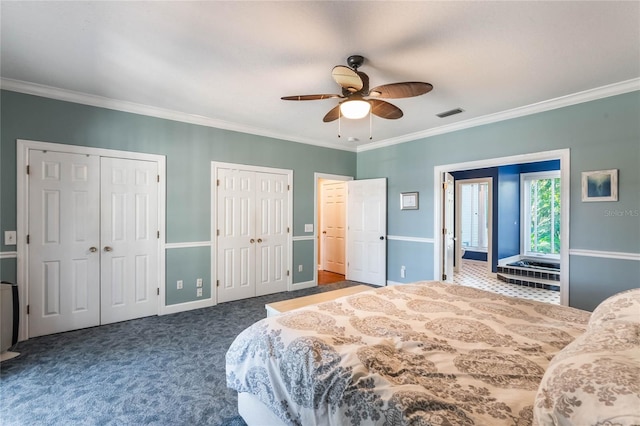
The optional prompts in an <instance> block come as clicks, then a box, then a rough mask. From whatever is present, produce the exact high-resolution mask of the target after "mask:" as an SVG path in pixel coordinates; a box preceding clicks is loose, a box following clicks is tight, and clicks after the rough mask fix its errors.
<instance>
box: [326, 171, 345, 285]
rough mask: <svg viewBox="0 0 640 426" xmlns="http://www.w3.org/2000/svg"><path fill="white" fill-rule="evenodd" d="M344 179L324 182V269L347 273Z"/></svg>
mask: <svg viewBox="0 0 640 426" xmlns="http://www.w3.org/2000/svg"><path fill="white" fill-rule="evenodd" d="M346 189H347V184H346V183H345V182H344V181H326V182H323V183H322V189H321V194H322V210H321V212H322V221H321V225H322V251H323V256H322V259H323V262H322V269H324V270H325V271H329V272H335V273H336V274H342V275H344V273H345V232H346V215H345V212H346V207H347V206H346V198H347V197H346V192H347V190H346Z"/></svg>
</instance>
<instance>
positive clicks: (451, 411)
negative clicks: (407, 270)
mask: <svg viewBox="0 0 640 426" xmlns="http://www.w3.org/2000/svg"><path fill="white" fill-rule="evenodd" d="M589 316H590V314H589V312H585V311H581V310H577V309H573V308H568V307H563V306H556V305H550V304H546V303H540V302H534V301H528V300H523V299H517V298H511V297H506V296H501V295H497V294H494V293H490V292H486V291H482V290H477V289H473V288H469V287H463V286H458V285H454V284H445V283H439V282H421V283H415V284H406V285H398V286H391V287H382V288H378V289H372V290H371V291H365V292H362V293H358V294H355V295H352V296H347V297H343V298H340V299H337V300H335V301H332V302H327V303H322V304H319V305H314V306H310V307H307V308H302V309H298V310H295V311H291V312H289V313H286V314H282V315H279V316H275V317H271V318H266V319H264V320H261V321H259V322H257V323H256V324H254V325H252V326H251V327H249V328H248V329H246V330H245V331H243V332H242V333H241V334H240V335H239V336H238V337H237V338H236V340H235V341H234V342H233V344H232V345H231V347H230V348H229V351H228V352H227V357H226V362H227V367H226V368H227V386H228V387H230V388H232V389H235V390H236V391H238V392H248V393H251V394H253V395H255V396H256V397H257V398H258V399H259V400H260V401H262V403H264V404H265V405H266V406H267V407H269V408H270V409H271V410H272V411H273V412H274V413H275V414H276V415H277V416H278V417H279V418H280V419H282V421H283V422H284V423H285V424H290V425H304V426H308V425H316V424H323V425H328V424H331V425H359V424H372V425H374V424H375V425H408V424H412V425H431V424H433V425H519V426H520V425H530V424H532V421H533V404H534V400H535V396H536V391H537V389H538V385H539V383H540V381H541V379H542V376H543V375H544V372H545V369H546V368H547V365H548V364H549V361H550V360H551V358H553V356H554V355H555V354H556V353H557V352H558V351H560V350H561V349H562V348H564V347H565V346H566V345H567V344H569V343H571V342H572V341H573V340H574V339H575V338H576V337H577V336H579V335H580V334H582V333H583V332H584V331H585V329H586V325H587V322H588V320H589Z"/></svg>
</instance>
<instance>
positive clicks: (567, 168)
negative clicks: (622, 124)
mask: <svg viewBox="0 0 640 426" xmlns="http://www.w3.org/2000/svg"><path fill="white" fill-rule="evenodd" d="M546 160H560V179H561V191H562V192H561V195H560V203H561V206H560V221H561V222H560V223H561V224H562V225H561V228H560V239H561V241H562V246H561V247H560V304H561V305H564V306H568V305H569V246H570V243H569V234H570V233H569V228H570V223H569V211H570V202H571V197H570V192H571V181H570V179H571V162H570V160H571V150H570V149H569V148H564V149H558V150H553V151H541V152H534V153H528V154H519V155H511V156H508V157H497V158H489V159H484V160H475V161H466V162H462V163H455V164H443V165H438V166H434V168H433V239H434V248H435V249H434V250H433V274H434V277H440V276H442V271H441V265H442V255H443V254H442V248H441V247H442V221H443V217H442V210H441V209H442V200H441V196H442V194H441V188H442V175H443V173H444V172H454V171H460V170H472V169H481V168H486V167H498V166H508V165H511V164H520V163H531V162H536V161H546ZM494 196H495V194H494ZM494 214H496V212H494ZM494 256H497V253H495V254H494Z"/></svg>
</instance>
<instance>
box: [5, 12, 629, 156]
mask: <svg viewBox="0 0 640 426" xmlns="http://www.w3.org/2000/svg"><path fill="white" fill-rule="evenodd" d="M0 7H1V10H0V12H1V37H2V38H1V45H0V47H1V56H0V61H1V62H0V74H1V77H2V79H3V80H2V85H3V87H4V88H8V89H10V90H21V91H26V92H28V91H29V90H30V89H28V88H29V87H31V89H33V90H35V92H34V93H38V92H37V90H36V89H38V88H39V89H40V90H42V91H44V92H46V91H47V90H49V91H50V92H52V93H53V92H56V91H55V90H52V89H51V88H55V89H62V90H59V91H58V92H57V93H58V96H61V95H60V94H63V95H64V94H66V95H69V96H71V95H77V94H78V93H80V94H87V95H92V96H90V97H86V99H85V100H87V99H89V100H93V101H96V100H98V101H99V102H97V103H100V102H102V104H104V105H107V106H108V105H113V106H114V107H116V108H123V109H125V110H126V109H127V106H128V108H129V109H130V110H134V111H136V110H139V111H147V112H149V113H151V114H153V113H154V112H155V114H156V115H160V116H169V117H172V116H173V117H176V118H178V119H185V120H186V121H192V122H200V123H203V124H206V125H211V126H215V127H221V128H228V129H234V130H240V131H245V132H248V133H255V134H259V135H266V136H274V137H278V138H282V139H289V140H294V141H299V142H306V143H313V144H318V145H325V146H337V147H342V148H344V149H349V150H356V149H360V148H362V145H363V144H365V143H369V142H370V141H369V120H368V119H363V120H358V121H349V120H344V119H343V120H341V126H342V129H341V133H342V137H341V138H340V139H338V137H337V134H338V122H337V121H336V122H332V123H323V122H322V117H323V116H324V115H325V113H326V112H327V111H329V109H331V108H332V107H333V106H334V105H336V102H337V100H336V99H328V100H321V101H308V102H291V101H283V100H281V99H280V97H281V96H285V95H299V94H315V93H340V92H339V87H338V85H337V84H336V83H335V82H334V81H333V79H332V78H331V69H332V68H333V66H335V65H345V64H346V58H347V57H348V56H349V55H351V54H360V55H363V56H364V57H365V58H366V62H365V64H364V66H363V67H362V68H361V69H360V70H361V71H364V72H365V73H367V74H368V75H369V77H370V81H371V86H372V87H373V86H377V85H381V84H387V83H394V82H399V81H425V82H428V83H431V84H433V86H434V90H433V91H432V92H430V93H428V94H426V95H423V96H419V97H415V98H409V99H398V100H390V101H391V102H392V103H394V104H395V105H397V106H398V107H400V108H401V109H402V110H403V111H404V117H402V118H400V119H399V120H384V119H380V118H377V117H374V118H373V140H372V142H373V143H374V144H381V143H382V144H384V143H391V142H393V141H403V140H408V139H411V138H415V137H418V136H420V135H425V134H428V132H430V131H433V130H434V129H439V128H443V126H444V128H446V127H447V126H455V124H456V123H466V122H473V121H474V120H476V121H477V120H478V119H479V118H480V117H486V116H489V115H492V114H496V113H502V112H505V111H512V110H514V109H516V108H519V107H523V106H527V105H532V104H538V103H540V102H543V101H546V100H550V99H555V98H560V97H564V96H567V95H571V94H575V93H577V92H582V91H585V90H590V89H594V88H600V87H603V86H607V85H611V84H616V83H620V82H627V83H628V81H629V80H633V81H632V85H637V82H638V78H639V77H640V2H638V1H625V2H622V1H604V2H598V1H578V2H561V1H551V2H542V1H530V2H529V1H524V2H484V1H470V2H449V1H446V2H435V1H429V2H395V1H384V2H383V1H374V2H368V1H353V2H348V1H337V2H328V1H297V2H290V1H289V2H280V1H278V2H264V1H261V2H242V1H231V2H186V1H173V2H154V1H145V2H94V1H63V2H54V1H47V2H11V1H4V0H3V1H2V2H1V6H0ZM22 82H27V83H30V84H27V85H25V84H23V83H22ZM31 83H33V84H35V85H32V84H31ZM37 85H42V86H45V87H41V86H37ZM34 88H35V89H34ZM69 96H68V97H69ZM82 96H84V95H82ZM82 96H80V97H79V99H82ZM62 97H64V96H62ZM71 98H73V96H71ZM107 100H117V101H122V102H111V101H107ZM109 102H111V103H109ZM87 103H91V102H90V101H87ZM142 106H144V107H142ZM147 107H153V108H147ZM457 107H460V108H462V109H464V110H465V112H464V113H462V114H459V115H455V116H452V117H449V118H445V119H441V118H438V117H436V116H435V114H437V113H439V112H442V111H447V110H450V109H453V108H457ZM349 137H353V138H357V139H359V142H353V141H349V140H348V138H349Z"/></svg>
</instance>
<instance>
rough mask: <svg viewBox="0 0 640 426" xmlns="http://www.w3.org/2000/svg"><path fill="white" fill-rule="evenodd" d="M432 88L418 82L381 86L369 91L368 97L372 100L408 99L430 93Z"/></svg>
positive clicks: (427, 84) (429, 85)
mask: <svg viewBox="0 0 640 426" xmlns="http://www.w3.org/2000/svg"><path fill="white" fill-rule="evenodd" d="M432 89H433V86H432V85H431V84H429V83H421V82H419V81H407V82H404V83H391V84H383V85H382V86H378V87H374V88H373V89H371V90H370V91H369V96H371V97H373V98H392V99H398V98H410V97H413V96H420V95H424V94H425V93H428V92H430V91H431V90H432Z"/></svg>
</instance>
